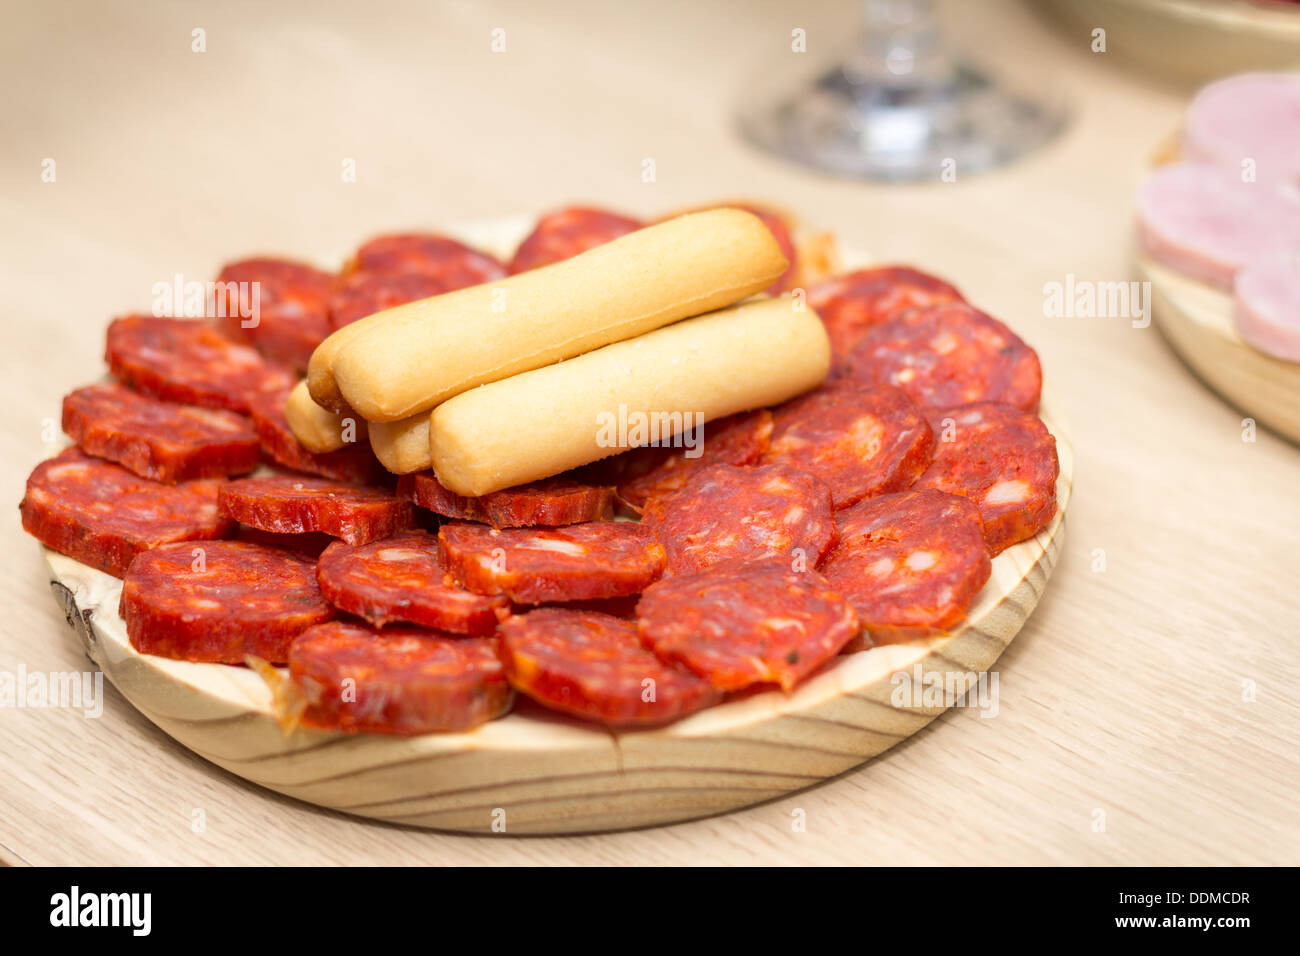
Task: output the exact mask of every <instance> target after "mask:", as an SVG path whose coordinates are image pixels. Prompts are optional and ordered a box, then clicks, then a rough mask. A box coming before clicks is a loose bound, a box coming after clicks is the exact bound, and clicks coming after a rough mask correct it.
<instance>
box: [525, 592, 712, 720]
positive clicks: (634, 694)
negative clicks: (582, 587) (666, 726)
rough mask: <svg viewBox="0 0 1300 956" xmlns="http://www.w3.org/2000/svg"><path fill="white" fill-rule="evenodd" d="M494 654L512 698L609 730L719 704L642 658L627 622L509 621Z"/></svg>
mask: <svg viewBox="0 0 1300 956" xmlns="http://www.w3.org/2000/svg"><path fill="white" fill-rule="evenodd" d="M501 646H502V657H503V659H504V661H505V667H506V674H507V675H508V676H509V679H510V683H511V684H512V685H513V686H514V687H515V689H516V690H518V691H520V692H521V693H523V694H526V695H528V696H529V697H531V698H532V699H533V700H535V701H537V702H538V703H539V704H541V705H543V706H544V707H549V708H551V709H552V710H558V711H562V712H564V713H566V714H570V715H572V716H574V717H580V718H582V719H583V720H591V721H596V722H597V723H602V724H606V725H608V726H611V727H632V726H644V725H648V724H662V723H666V722H668V721H670V720H676V719H677V718H679V717H684V716H685V715H687V714H689V713H693V712H694V711H697V710H700V709H702V708H704V707H707V706H708V705H709V704H712V703H713V702H714V701H716V700H717V699H718V692H717V691H716V690H715V689H714V687H713V686H712V685H711V684H710V683H709V682H708V681H706V680H704V679H703V678H700V677H697V676H696V675H695V674H693V673H691V672H690V671H689V670H687V669H686V668H685V667H682V666H680V665H677V664H673V663H671V662H666V661H663V660H660V659H659V658H658V657H656V656H655V655H654V654H653V653H651V652H650V651H648V650H646V649H645V648H644V647H643V646H642V644H641V640H640V637H639V635H638V633H637V626H636V624H635V623H634V622H632V621H627V620H623V619H621V618H617V617H611V616H610V615H608V614H601V613H599V612H597V611H576V610H568V609H565V608H539V609H537V610H535V611H530V612H528V613H527V614H519V615H516V616H514V617H512V618H510V619H509V620H507V621H506V622H505V623H504V624H502V625H501Z"/></svg>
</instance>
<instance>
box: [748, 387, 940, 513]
mask: <svg viewBox="0 0 1300 956" xmlns="http://www.w3.org/2000/svg"><path fill="white" fill-rule="evenodd" d="M773 417H774V423H773V429H772V444H771V447H770V448H768V450H767V453H766V454H765V455H764V456H763V460H764V461H765V462H769V463H775V464H783V465H786V466H788V467H790V468H800V469H803V470H805V471H808V472H810V473H812V474H814V475H816V476H817V477H818V478H820V479H821V480H822V481H824V482H825V483H826V485H827V486H828V487H829V488H830V490H831V498H832V499H833V500H834V503H835V507H836V508H845V507H848V506H849V505H851V504H854V503H855V502H858V501H861V500H862V499H863V498H866V497H869V496H871V495H883V494H889V493H890V492H894V491H903V490H904V489H906V488H909V487H911V485H912V482H914V481H916V479H917V478H918V477H919V476H920V474H921V472H923V471H925V469H926V467H927V466H928V465H929V464H930V458H931V456H932V455H933V452H934V436H933V434H932V433H931V431H930V425H929V423H928V422H927V421H926V420H925V416H924V415H923V414H922V413H921V410H920V409H918V408H917V407H916V406H915V405H914V404H912V401H911V400H910V399H909V398H908V397H907V395H906V394H904V393H903V391H902V390H900V389H897V388H894V387H892V386H889V385H878V386H876V387H874V388H860V387H857V386H855V385H853V384H852V383H848V382H843V383H836V384H833V385H830V386H824V387H822V388H819V389H817V390H815V391H812V392H809V393H808V394H806V395H801V396H799V397H798V398H794V399H791V400H790V401H788V402H786V403H785V404H784V405H781V406H780V407H779V408H777V409H776V412H775V414H774V416H773Z"/></svg>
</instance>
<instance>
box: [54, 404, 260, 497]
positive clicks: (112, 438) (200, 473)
mask: <svg viewBox="0 0 1300 956" xmlns="http://www.w3.org/2000/svg"><path fill="white" fill-rule="evenodd" d="M63 430H64V431H65V432H66V433H67V434H68V437H70V438H71V439H72V440H73V441H75V442H76V443H77V444H78V445H79V446H80V447H81V449H82V450H83V451H85V452H87V453H88V454H91V455H94V456H96V457H98V458H107V459H108V460H109V461H113V462H116V463H117V464H119V465H121V466H122V467H123V468H126V469H127V470H128V471H131V472H134V473H135V474H137V475H139V476H140V477H142V478H151V479H153V480H154V481H161V482H164V483H165V484H171V485H174V484H176V483H177V482H181V481H193V480H196V479H199V478H224V477H226V476H227V475H242V474H247V473H248V472H250V471H252V470H253V469H254V468H256V467H257V465H258V463H259V462H260V461H261V459H262V449H261V446H260V445H259V443H258V439H257V433H256V432H255V431H253V427H252V425H251V423H250V422H249V421H248V419H247V418H244V417H243V416H242V415H236V414H235V413H234V412H226V411H220V410H218V409H212V408H199V407H197V406H194V405H177V404H175V403H174V402H162V401H159V400H158V399H156V398H153V397H151V396H149V395H142V394H140V393H139V392H135V391H132V390H131V389H129V388H126V387H125V386H122V385H118V384H116V383H113V382H105V383H103V384H99V385H88V386H86V387H85V388H79V389H77V390H76V391H75V392H72V393H71V394H70V395H67V396H65V397H64V399H63Z"/></svg>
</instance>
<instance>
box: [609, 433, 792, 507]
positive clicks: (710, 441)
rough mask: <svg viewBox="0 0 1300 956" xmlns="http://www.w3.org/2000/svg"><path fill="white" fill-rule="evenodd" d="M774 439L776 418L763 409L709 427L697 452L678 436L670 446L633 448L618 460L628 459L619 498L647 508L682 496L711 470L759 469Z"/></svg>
mask: <svg viewBox="0 0 1300 956" xmlns="http://www.w3.org/2000/svg"><path fill="white" fill-rule="evenodd" d="M771 439H772V413H771V412H770V411H768V410H767V409H766V408H760V409H759V410H758V411H754V412H741V413H740V414H738V415H728V416H726V417H725V418H717V419H714V420H713V421H711V422H708V423H706V424H705V426H704V429H703V435H702V437H701V441H700V445H699V450H698V452H696V450H695V449H693V448H689V447H687V446H686V444H685V443H684V442H683V441H681V440H680V439H679V438H677V436H674V439H673V440H671V441H670V442H668V443H667V444H665V445H657V446H656V445H647V446H644V447H642V448H633V449H632V450H631V451H626V452H623V454H622V455H619V456H618V457H619V458H622V459H623V462H622V463H621V466H622V477H621V479H620V480H619V484H618V496H619V498H621V499H622V500H623V501H626V502H627V503H628V504H629V505H631V506H632V507H634V508H637V509H641V508H644V507H645V504H646V502H648V501H649V500H650V499H651V498H660V497H662V496H664V495H667V494H671V493H672V492H674V491H678V490H679V489H681V488H682V486H684V485H685V484H686V482H687V481H689V480H690V478H691V476H692V475H694V474H695V473H696V472H698V471H699V470H701V469H702V468H707V467H708V466H709V465H717V464H727V465H752V464H754V463H755V462H756V461H758V460H759V458H761V457H762V455H763V453H764V452H765V451H767V448H768V445H769V444H770V443H771ZM692 454H694V455H695V457H691V455H692Z"/></svg>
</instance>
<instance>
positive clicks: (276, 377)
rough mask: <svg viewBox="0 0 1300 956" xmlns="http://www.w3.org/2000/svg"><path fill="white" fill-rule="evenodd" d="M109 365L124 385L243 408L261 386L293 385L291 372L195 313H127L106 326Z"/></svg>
mask: <svg viewBox="0 0 1300 956" xmlns="http://www.w3.org/2000/svg"><path fill="white" fill-rule="evenodd" d="M105 360H106V361H107V362H108V367H109V369H110V370H111V371H112V373H113V375H115V376H116V377H117V379H118V381H120V382H121V383H122V384H123V385H127V386H129V387H131V388H134V389H136V390H137V391H141V392H144V393H145V394H147V395H152V396H154V397H155V398H161V399H163V400H164V401H169V402H180V403H181V404H183V405H203V406H205V407H207V408H224V409H228V410H230V411H234V412H247V411H248V409H249V402H250V400H251V399H252V398H253V397H255V396H257V395H259V394H262V393H264V392H272V391H283V390H285V389H288V388H292V387H293V384H294V378H293V375H292V373H290V372H289V371H288V370H287V369H285V368H282V367H280V366H278V365H271V364H269V363H267V362H266V360H265V359H263V358H262V356H261V355H260V354H258V352H257V351H256V350H255V349H252V348H250V347H248V346H247V345H241V344H239V343H236V342H233V341H231V340H230V339H228V338H226V337H225V336H224V335H222V334H221V333H220V332H218V331H217V330H216V329H214V328H213V327H212V326H210V325H208V324H206V323H204V322H199V321H196V320H194V319H166V318H162V319H160V318H155V317H153V316H150V315H128V316H123V317H122V318H118V319H114V320H113V321H112V323H110V324H109V326H108V341H107V345H106V348H105Z"/></svg>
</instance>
